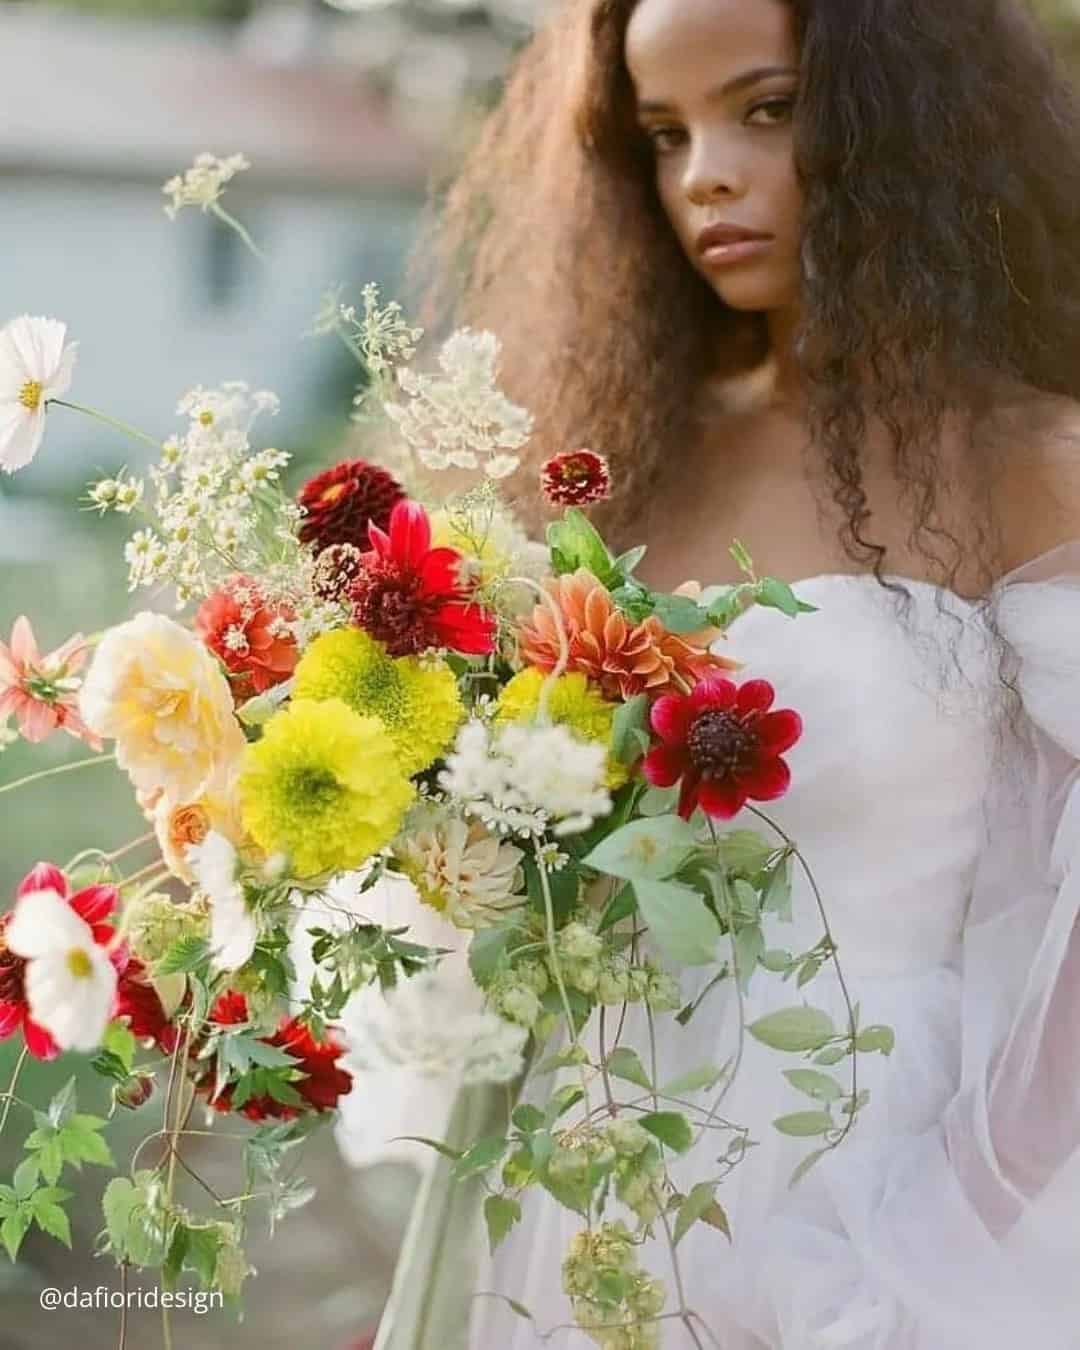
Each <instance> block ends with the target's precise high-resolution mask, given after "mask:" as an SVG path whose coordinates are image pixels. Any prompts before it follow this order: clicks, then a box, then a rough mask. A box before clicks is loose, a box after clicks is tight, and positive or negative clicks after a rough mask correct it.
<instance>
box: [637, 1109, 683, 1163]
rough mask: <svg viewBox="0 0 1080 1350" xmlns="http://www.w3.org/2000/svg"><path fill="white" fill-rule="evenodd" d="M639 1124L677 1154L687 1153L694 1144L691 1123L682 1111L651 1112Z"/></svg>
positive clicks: (641, 1118)
mask: <svg viewBox="0 0 1080 1350" xmlns="http://www.w3.org/2000/svg"><path fill="white" fill-rule="evenodd" d="M638 1124H639V1125H640V1126H641V1128H642V1129H643V1130H648V1131H649V1133H650V1134H651V1135H652V1136H653V1137H654V1138H656V1139H659V1140H660V1142H661V1143H662V1144H665V1145H666V1146H667V1147H668V1148H671V1149H674V1150H675V1152H676V1153H685V1152H686V1150H687V1149H688V1148H689V1147H690V1145H691V1144H692V1143H693V1142H694V1132H693V1131H692V1130H691V1128H690V1122H689V1121H688V1120H687V1119H686V1117H685V1116H684V1115H683V1114H682V1113H681V1112H680V1111H650V1112H649V1113H648V1114H647V1115H644V1116H641V1117H640V1118H639V1119H638Z"/></svg>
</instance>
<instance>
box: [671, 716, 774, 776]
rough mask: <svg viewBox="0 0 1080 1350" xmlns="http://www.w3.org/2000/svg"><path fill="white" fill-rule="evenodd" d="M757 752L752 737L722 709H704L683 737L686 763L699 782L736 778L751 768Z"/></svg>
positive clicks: (745, 727)
mask: <svg viewBox="0 0 1080 1350" xmlns="http://www.w3.org/2000/svg"><path fill="white" fill-rule="evenodd" d="M757 748H758V739H757V737H756V736H755V735H754V733H753V732H752V731H751V730H750V729H749V728H748V727H747V726H746V724H745V723H744V722H742V721H740V720H739V718H738V717H737V716H736V715H735V714H734V713H731V712H726V711H725V710H724V709H723V708H707V709H706V710H705V711H704V712H703V713H701V714H700V716H698V717H697V718H695V719H694V722H693V725H692V726H691V727H690V730H689V732H688V733H687V737H686V749H687V752H688V753H689V755H690V761H691V763H692V764H693V766H694V768H695V769H697V771H698V773H700V774H701V776H702V777H703V778H728V777H731V778H734V777H737V776H738V775H739V774H740V773H742V772H745V770H746V769H748V768H749V767H750V766H751V764H752V763H753V761H754V758H755V756H756V754H757Z"/></svg>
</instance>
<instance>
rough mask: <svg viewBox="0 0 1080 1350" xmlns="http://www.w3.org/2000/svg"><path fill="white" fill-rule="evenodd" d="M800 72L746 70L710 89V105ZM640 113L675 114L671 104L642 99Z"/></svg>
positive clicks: (763, 68)
mask: <svg viewBox="0 0 1080 1350" xmlns="http://www.w3.org/2000/svg"><path fill="white" fill-rule="evenodd" d="M798 73H799V72H798V70H797V69H796V68H795V67H794V66H755V67H754V69H753V70H744V71H743V73H742V74H741V75H736V76H734V77H733V78H732V79H730V80H728V81H727V82H726V83H725V84H721V85H717V87H716V88H715V89H710V90H709V92H708V93H707V94H706V95H705V98H706V100H707V101H708V102H709V103H714V102H716V101H718V100H719V99H722V98H726V97H727V96H728V94H735V93H738V91H739V90H740V89H745V88H746V87H747V86H748V85H751V84H757V82H758V80H764V79H767V78H768V77H769V76H772V75H798ZM637 107H638V112H642V113H663V112H673V111H674V109H673V107H672V105H671V104H670V103H662V102H656V101H655V100H651V99H642V100H640V101H639V103H638V105H637Z"/></svg>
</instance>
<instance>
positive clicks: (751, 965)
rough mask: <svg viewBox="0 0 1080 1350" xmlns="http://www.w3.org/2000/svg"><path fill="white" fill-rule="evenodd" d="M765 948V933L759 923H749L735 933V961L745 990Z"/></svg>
mask: <svg viewBox="0 0 1080 1350" xmlns="http://www.w3.org/2000/svg"><path fill="white" fill-rule="evenodd" d="M764 950H765V934H764V933H763V932H762V931H761V926H760V925H759V924H756V923H752V924H747V926H746V927H745V928H740V929H739V931H738V932H737V933H736V934H735V962H736V965H737V967H738V974H739V984H740V985H741V986H742V988H743V990H744V991H745V990H746V988H747V987H748V986H749V984H750V977H751V976H752V975H753V973H754V971H755V970H756V969H757V965H758V961H759V960H760V959H761V954H762V952H763V951H764Z"/></svg>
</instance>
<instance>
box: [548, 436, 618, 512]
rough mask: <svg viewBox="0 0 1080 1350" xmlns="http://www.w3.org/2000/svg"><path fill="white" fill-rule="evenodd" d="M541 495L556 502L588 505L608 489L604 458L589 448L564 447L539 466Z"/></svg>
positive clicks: (609, 478) (606, 465) (606, 467)
mask: <svg viewBox="0 0 1080 1350" xmlns="http://www.w3.org/2000/svg"><path fill="white" fill-rule="evenodd" d="M540 486H541V487H542V488H543V489H544V496H545V497H547V499H548V501H549V502H554V504H555V505H556V506H588V505H589V503H590V502H599V501H603V499H604V498H605V497H607V496H608V495H609V493H610V491H611V474H610V472H609V471H608V463H607V460H606V459H605V458H604V457H603V455H598V454H595V453H594V452H593V451H592V450H565V451H563V453H562V454H561V455H552V457H551V458H550V459H549V460H547V461H546V463H545V464H544V465H543V466H542V467H541V469H540Z"/></svg>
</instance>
